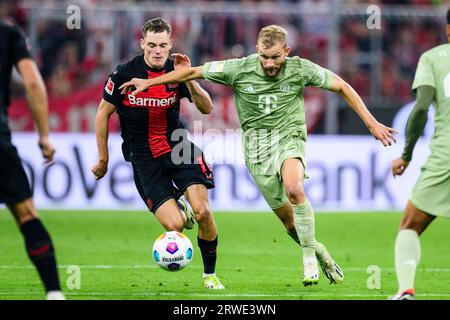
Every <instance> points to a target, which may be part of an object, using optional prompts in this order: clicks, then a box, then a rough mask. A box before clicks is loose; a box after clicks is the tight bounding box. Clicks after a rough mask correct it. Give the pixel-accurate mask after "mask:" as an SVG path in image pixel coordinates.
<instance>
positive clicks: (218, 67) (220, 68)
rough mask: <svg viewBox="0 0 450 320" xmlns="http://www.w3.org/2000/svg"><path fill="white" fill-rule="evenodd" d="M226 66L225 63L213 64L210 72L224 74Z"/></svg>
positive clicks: (217, 62) (216, 62)
mask: <svg viewBox="0 0 450 320" xmlns="http://www.w3.org/2000/svg"><path fill="white" fill-rule="evenodd" d="M224 65H225V61H214V62H211V64H210V66H209V70H208V72H212V73H218V72H223V67H224Z"/></svg>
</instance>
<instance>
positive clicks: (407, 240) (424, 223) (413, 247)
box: [391, 201, 436, 300]
mask: <svg viewBox="0 0 450 320" xmlns="http://www.w3.org/2000/svg"><path fill="white" fill-rule="evenodd" d="M435 218H436V217H435V216H432V215H430V214H427V213H425V212H423V211H421V210H419V209H418V208H416V207H415V206H414V204H413V203H412V202H411V201H408V204H407V205H406V208H405V211H404V214H403V218H402V221H401V223H400V231H399V233H398V235H397V238H396V240H395V271H396V274H397V280H398V292H397V294H396V295H395V296H394V297H392V298H391V300H413V299H414V278H415V274H416V268H417V265H418V264H419V261H420V240H419V236H420V235H421V234H422V232H423V231H425V229H426V228H427V227H428V225H429V224H430V223H431V222H432V221H433V220H434V219H435Z"/></svg>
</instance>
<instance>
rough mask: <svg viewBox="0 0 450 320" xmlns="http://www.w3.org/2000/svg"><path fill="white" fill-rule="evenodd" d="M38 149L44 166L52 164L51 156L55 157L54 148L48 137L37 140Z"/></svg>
mask: <svg viewBox="0 0 450 320" xmlns="http://www.w3.org/2000/svg"><path fill="white" fill-rule="evenodd" d="M38 145H39V148H40V149H41V152H42V156H43V157H44V159H45V162H44V163H45V164H49V163H51V162H53V156H54V155H55V148H54V147H53V144H52V143H51V142H50V139H49V138H48V137H41V138H39V142H38Z"/></svg>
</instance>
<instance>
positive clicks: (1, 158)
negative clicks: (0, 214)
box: [0, 140, 32, 205]
mask: <svg viewBox="0 0 450 320" xmlns="http://www.w3.org/2000/svg"><path fill="white" fill-rule="evenodd" d="M31 196H32V193H31V189H30V184H29V183H28V178H27V175H26V174H25V170H24V169H23V165H22V161H21V160H20V158H19V155H18V153H17V149H16V147H14V146H13V145H12V144H11V142H10V141H1V140H0V203H6V204H7V205H14V204H16V203H18V202H21V201H23V200H25V199H28V198H30V197H31Z"/></svg>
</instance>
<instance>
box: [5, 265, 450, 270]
mask: <svg viewBox="0 0 450 320" xmlns="http://www.w3.org/2000/svg"><path fill="white" fill-rule="evenodd" d="M73 265H77V264H73ZM69 266H71V265H59V266H58V267H59V268H60V269H65V268H67V267H69ZM77 266H79V267H80V268H81V269H158V268H159V267H158V266H156V265H153V264H151V265H83V264H78V265H77ZM201 268H203V266H200V265H198V266H189V269H201ZM299 268H300V266H299V267H298V268H297V267H270V266H264V270H286V271H288V270H292V271H297V270H298V269H299ZM0 269H34V266H32V265H28V266H26V265H0ZM221 269H223V270H249V269H250V268H247V267H239V266H235V267H221ZM343 269H344V271H349V272H367V268H362V267H344V268H343ZM380 269H381V271H390V272H393V271H395V269H394V268H384V267H380ZM252 270H254V268H253V269H252ZM417 272H450V268H418V269H417Z"/></svg>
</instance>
